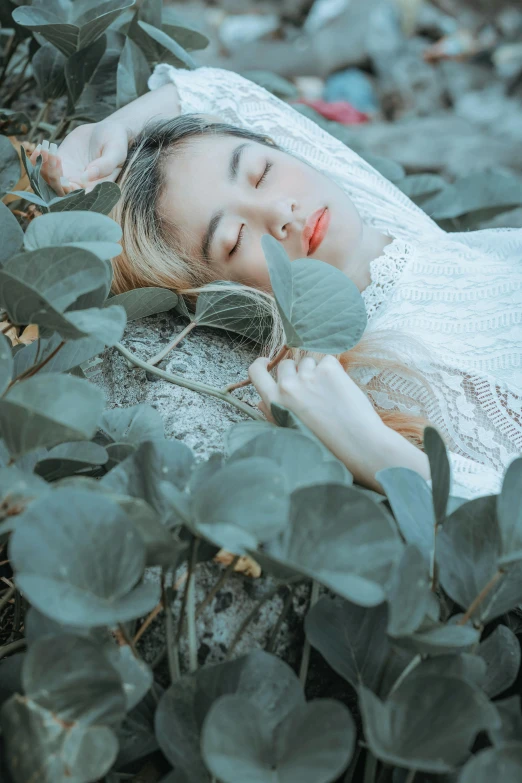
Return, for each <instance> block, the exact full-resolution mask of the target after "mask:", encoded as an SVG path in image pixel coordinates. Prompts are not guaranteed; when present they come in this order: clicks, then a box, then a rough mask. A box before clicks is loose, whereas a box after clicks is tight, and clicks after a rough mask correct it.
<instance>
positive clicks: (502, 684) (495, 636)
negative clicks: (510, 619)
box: [478, 625, 520, 699]
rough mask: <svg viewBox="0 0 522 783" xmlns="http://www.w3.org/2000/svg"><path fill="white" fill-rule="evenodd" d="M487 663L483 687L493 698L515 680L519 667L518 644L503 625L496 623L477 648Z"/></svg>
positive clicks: (512, 634) (511, 633) (515, 638)
mask: <svg viewBox="0 0 522 783" xmlns="http://www.w3.org/2000/svg"><path fill="white" fill-rule="evenodd" d="M478 654H479V655H480V656H481V657H482V658H483V659H484V661H485V662H486V664H487V672H486V678H485V681H484V684H483V686H482V687H483V688H484V690H485V692H486V693H487V695H488V696H489V697H490V698H491V699H494V698H495V696H499V695H500V694H501V693H503V691H505V690H507V689H508V688H510V687H511V686H512V685H513V683H514V682H515V680H516V678H517V675H518V672H519V669H520V644H519V642H518V639H517V637H516V636H515V634H514V633H513V631H510V630H509V628H507V627H506V626H505V625H498V626H497V627H496V628H495V630H494V631H493V633H492V634H490V635H489V636H488V638H487V639H485V641H483V642H482V644H481V645H480V646H479V648H478Z"/></svg>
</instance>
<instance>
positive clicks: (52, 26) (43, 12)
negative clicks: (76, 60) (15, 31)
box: [13, 6, 80, 57]
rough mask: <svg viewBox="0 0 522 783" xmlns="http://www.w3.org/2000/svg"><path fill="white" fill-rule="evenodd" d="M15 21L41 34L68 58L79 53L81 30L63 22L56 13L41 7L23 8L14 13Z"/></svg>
mask: <svg viewBox="0 0 522 783" xmlns="http://www.w3.org/2000/svg"><path fill="white" fill-rule="evenodd" d="M13 19H14V20H15V22H17V23H18V24H19V25H22V27H27V28H28V29H29V30H31V31H32V32H33V33H39V34H41V35H42V36H43V37H44V38H45V39H46V40H47V41H49V43H51V44H52V45H53V46H55V47H56V48H57V49H58V50H59V51H60V52H61V53H62V54H64V55H65V56H66V57H68V56H69V55H71V54H73V52H75V51H77V48H78V38H79V33H80V31H79V28H78V27H77V26H76V25H74V24H68V21H66V22H63V21H62V20H61V18H60V17H59V16H57V15H56V13H55V12H53V11H51V10H48V9H45V8H43V7H41V6H40V7H30V6H21V7H18V8H16V9H15V10H14V11H13Z"/></svg>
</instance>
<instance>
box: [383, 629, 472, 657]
mask: <svg viewBox="0 0 522 783" xmlns="http://www.w3.org/2000/svg"><path fill="white" fill-rule="evenodd" d="M479 639H480V632H479V631H478V630H477V629H476V628H473V627H471V626H469V625H457V624H449V623H446V624H443V623H438V622H429V623H426V624H425V626H424V627H421V628H420V629H418V630H417V631H414V632H413V633H411V634H409V635H403V636H397V637H395V638H394V639H393V642H394V644H396V645H399V646H400V647H402V648H404V649H405V650H408V651H409V652H414V653H416V654H419V655H447V654H448V653H460V652H468V651H471V650H472V649H473V648H474V646H475V645H476V644H478V641H479Z"/></svg>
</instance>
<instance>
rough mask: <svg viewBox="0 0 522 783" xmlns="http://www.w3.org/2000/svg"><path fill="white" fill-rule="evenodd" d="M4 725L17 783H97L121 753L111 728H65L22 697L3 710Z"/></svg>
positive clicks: (76, 725) (7, 752) (76, 724)
mask: <svg viewBox="0 0 522 783" xmlns="http://www.w3.org/2000/svg"><path fill="white" fill-rule="evenodd" d="M0 720H1V725H2V732H3V736H4V740H5V751H4V752H5V758H6V760H7V764H8V766H9V768H10V770H11V773H12V775H13V779H14V781H15V783H25V782H26V781H29V780H37V781H38V783H57V781H59V780H67V783H92V781H94V780H99V779H100V778H102V777H103V776H104V775H105V773H106V772H108V771H109V769H110V768H111V767H112V765H113V763H114V761H115V759H116V756H117V753H118V740H117V739H116V736H115V734H114V732H113V731H112V729H110V728H109V727H107V726H85V725H84V724H83V723H79V722H74V723H69V724H68V723H64V721H62V720H61V719H60V718H59V717H58V716H57V715H55V714H54V712H52V711H50V710H47V709H45V708H44V707H40V706H39V705H38V704H36V703H35V702H34V701H32V700H31V699H28V698H27V697H25V696H20V695H18V694H15V695H14V696H13V697H12V698H11V699H9V701H7V702H6V703H5V704H4V705H3V707H2V711H1V713H0Z"/></svg>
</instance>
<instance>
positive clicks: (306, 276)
mask: <svg viewBox="0 0 522 783" xmlns="http://www.w3.org/2000/svg"><path fill="white" fill-rule="evenodd" d="M261 244H262V246H263V251H264V253H265V257H266V260H267V264H268V271H269V273H270V282H271V284H272V290H273V293H274V297H275V300H276V304H277V308H278V310H279V313H280V315H281V318H282V320H283V325H284V329H285V336H286V344H287V345H288V346H289V347H291V348H303V349H305V350H307V351H319V352H320V353H330V354H336V353H342V352H343V351H348V350H349V349H350V348H353V347H354V345H356V344H357V343H358V342H359V340H360V339H361V337H362V334H363V332H364V330H365V328H366V324H367V320H368V318H367V315H366V308H365V306H364V301H363V298H362V296H361V294H360V292H359V290H358V288H357V286H356V285H355V283H353V282H352V281H351V280H350V279H349V278H348V277H347V276H346V275H345V274H343V273H342V272H341V271H340V270H339V269H336V268H335V267H333V266H331V265H330V264H326V263H324V262H323V261H316V260H315V259H313V258H300V259H297V261H292V262H291V263H290V259H289V258H288V256H287V254H286V251H285V250H284V248H283V246H282V245H281V243H280V242H278V241H277V239H274V237H272V236H270V235H269V234H264V235H263V237H262V239H261Z"/></svg>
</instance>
